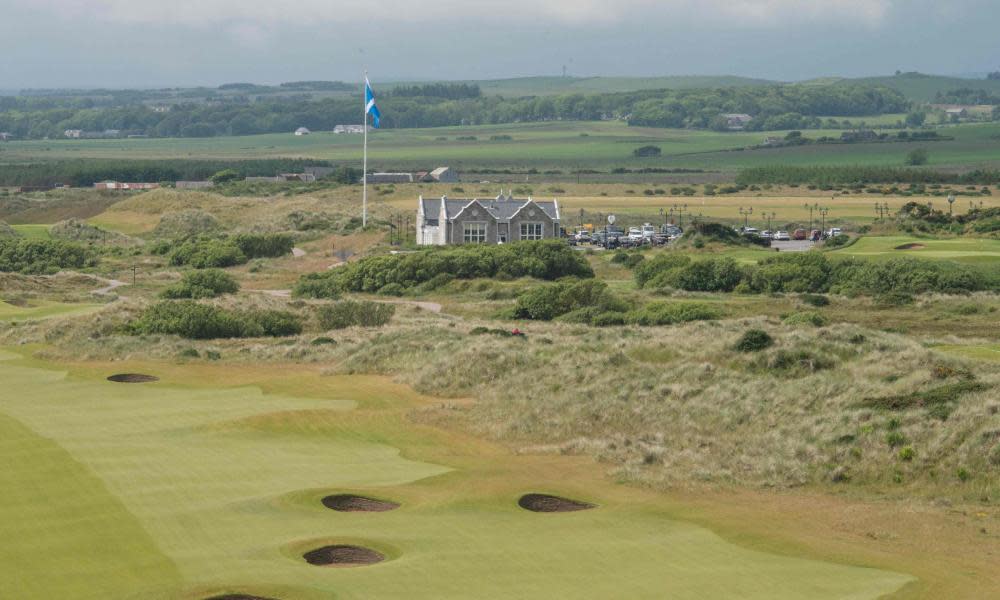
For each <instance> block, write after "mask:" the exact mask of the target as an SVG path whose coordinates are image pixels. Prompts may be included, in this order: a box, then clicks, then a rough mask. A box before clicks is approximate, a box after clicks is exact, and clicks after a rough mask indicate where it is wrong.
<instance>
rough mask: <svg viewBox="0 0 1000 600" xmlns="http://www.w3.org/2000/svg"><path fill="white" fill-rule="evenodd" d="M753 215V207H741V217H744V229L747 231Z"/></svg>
mask: <svg viewBox="0 0 1000 600" xmlns="http://www.w3.org/2000/svg"><path fill="white" fill-rule="evenodd" d="M752 214H753V207H752V206H751V207H750V208H746V209H744V208H743V207H742V206H741V207H740V215H741V216H742V217H743V229H744V230H746V228H747V227H749V226H750V215H752Z"/></svg>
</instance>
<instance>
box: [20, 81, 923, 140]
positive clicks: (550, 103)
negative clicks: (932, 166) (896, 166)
mask: <svg viewBox="0 0 1000 600" xmlns="http://www.w3.org/2000/svg"><path fill="white" fill-rule="evenodd" d="M477 90H478V87H476V86H467V85H465V84H453V85H445V84H432V85H427V86H412V87H403V88H399V90H397V91H393V92H391V93H389V94H388V95H385V96H383V97H380V99H379V104H380V108H381V111H382V115H383V117H382V126H383V127H385V128H414V127H442V126H456V125H485V124H506V123H522V122H538V121H556V120H567V121H599V120H613V119H614V120H624V121H626V122H628V124H629V125H635V126H646V127H685V128H696V129H705V128H717V129H722V128H724V127H725V123H724V121H723V120H721V119H720V115H721V114H724V113H746V114H749V115H751V116H753V117H754V119H753V120H752V121H751V122H750V123H749V124H748V125H747V126H746V128H747V129H749V130H759V131H763V130H777V129H804V128H815V127H820V126H821V125H822V123H821V120H820V117H823V116H826V117H861V116H873V115H879V114H885V113H899V112H905V111H906V110H907V109H908V108H909V105H910V103H909V101H908V100H906V98H905V97H903V95H902V94H900V93H899V92H897V91H895V90H891V89H889V88H886V87H881V86H870V85H863V84H857V85H842V84H837V85H825V86H824V85H815V86H814V85H770V86H757V87H746V88H713V89H700V90H643V91H636V92H626V93H607V94H590V95H584V94H566V95H556V96H538V97H523V98H505V97H503V96H483V95H481V92H479V95H475V94H476V91H477ZM413 94H423V95H413ZM3 106H4V105H3V104H2V103H0V131H5V132H8V133H12V134H14V135H15V136H17V137H18V138H21V139H25V138H29V139H41V138H45V137H50V138H52V137H61V136H62V135H63V132H64V131H65V130H67V129H81V130H85V131H105V130H109V129H113V130H119V131H121V132H122V134H123V135H126V134H131V133H135V134H143V135H148V136H150V137H214V136H240V135H254V134H261V133H280V132H291V131H294V130H295V129H297V128H298V127H308V128H309V129H312V130H314V131H323V130H331V129H333V127H334V126H335V125H338V124H349V123H356V122H358V121H359V120H360V118H361V117H360V115H359V105H358V101H357V99H356V98H353V97H343V98H342V97H334V98H324V99H320V100H313V99H309V98H308V97H293V98H287V97H286V98H281V99H276V98H266V97H263V98H260V99H258V101H256V102H244V101H240V102H236V101H225V102H213V103H200V104H199V103H182V104H176V105H174V106H172V107H171V109H170V110H169V111H168V112H157V111H155V110H153V109H152V108H150V107H148V106H145V105H139V106H127V107H112V108H101V107H91V108H77V107H71V106H63V107H57V108H48V109H37V110H35V109H30V108H28V107H23V106H21V105H17V106H16V107H14V108H12V109H6V110H5V109H3Z"/></svg>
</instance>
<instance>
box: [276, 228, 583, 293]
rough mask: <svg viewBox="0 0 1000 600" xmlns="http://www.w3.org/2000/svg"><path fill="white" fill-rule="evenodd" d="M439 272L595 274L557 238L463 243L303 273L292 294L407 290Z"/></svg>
mask: <svg viewBox="0 0 1000 600" xmlns="http://www.w3.org/2000/svg"><path fill="white" fill-rule="evenodd" d="M439 275H447V276H449V277H454V278H455V279H478V278H497V277H501V278H508V279H513V278H517V277H534V278H536V279H547V280H556V279H559V278H561V277H570V276H572V277H585V278H590V277H593V276H594V271H593V270H592V269H591V268H590V265H589V264H588V263H587V261H586V259H585V258H584V257H583V256H582V255H581V254H580V253H579V252H576V251H575V250H573V249H572V248H570V247H569V246H568V245H566V244H565V243H564V242H562V241H561V240H543V241H538V242H517V243H512V244H503V245H472V244H470V245H462V246H448V247H441V248H428V249H425V250H421V251H419V252H413V253H410V254H395V255H390V254H386V255H379V256H370V257H366V258H363V259H361V260H359V261H356V262H352V263H348V264H347V265H344V266H342V267H340V268H338V269H334V270H331V271H327V272H323V273H310V274H308V275H305V276H303V277H302V278H301V279H300V280H299V282H298V284H296V286H295V294H296V295H298V296H306V297H313V298H328V297H330V296H327V295H326V294H328V293H333V292H346V291H349V292H366V293H375V292H378V291H379V290H380V289H382V288H383V287H385V286H386V285H388V284H391V283H397V284H399V285H400V286H402V287H403V289H406V290H409V289H412V288H415V287H417V286H419V285H421V284H424V283H425V282H429V281H431V280H434V279H435V278H437V277H438V276H439Z"/></svg>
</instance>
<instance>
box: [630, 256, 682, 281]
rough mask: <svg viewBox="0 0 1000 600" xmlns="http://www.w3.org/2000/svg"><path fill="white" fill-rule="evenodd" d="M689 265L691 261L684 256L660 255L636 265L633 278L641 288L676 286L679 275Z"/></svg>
mask: <svg viewBox="0 0 1000 600" xmlns="http://www.w3.org/2000/svg"><path fill="white" fill-rule="evenodd" d="M689 264H691V259H690V258H689V257H688V256H685V255H683V254H674V253H669V254H660V255H659V256H656V257H655V258H652V259H649V260H644V261H642V262H641V263H639V264H638V265H636V267H635V270H634V271H633V277H635V283H636V285H638V286H639V287H641V288H644V287H651V288H659V287H666V286H668V285H669V286H675V285H676V277H677V273H679V271H680V269H681V268H683V267H686V266H688V265H689Z"/></svg>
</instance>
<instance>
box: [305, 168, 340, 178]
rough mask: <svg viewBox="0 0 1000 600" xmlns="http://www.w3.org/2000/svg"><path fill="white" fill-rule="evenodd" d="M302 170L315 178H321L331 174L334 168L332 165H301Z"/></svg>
mask: <svg viewBox="0 0 1000 600" xmlns="http://www.w3.org/2000/svg"><path fill="white" fill-rule="evenodd" d="M302 171H303V172H304V173H308V174H309V175H312V176H313V177H315V178H316V179H323V178H324V177H329V176H330V175H333V172H334V171H336V169H335V168H333V167H303V169H302Z"/></svg>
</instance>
